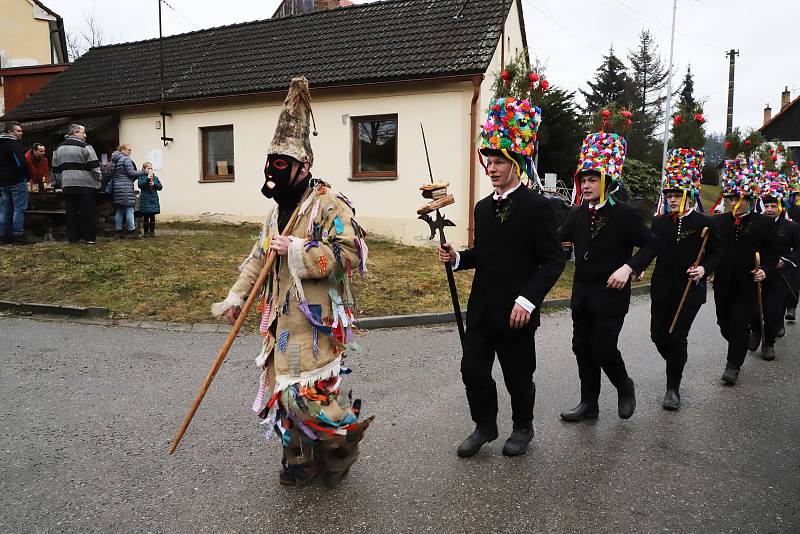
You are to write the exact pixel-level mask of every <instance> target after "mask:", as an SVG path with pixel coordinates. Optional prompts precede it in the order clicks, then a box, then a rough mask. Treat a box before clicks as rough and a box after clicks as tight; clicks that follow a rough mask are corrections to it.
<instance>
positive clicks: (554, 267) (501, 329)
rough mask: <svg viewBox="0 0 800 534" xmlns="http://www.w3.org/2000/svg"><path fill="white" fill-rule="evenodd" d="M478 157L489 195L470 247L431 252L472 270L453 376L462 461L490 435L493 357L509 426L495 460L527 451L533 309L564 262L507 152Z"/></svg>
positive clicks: (546, 216)
mask: <svg viewBox="0 0 800 534" xmlns="http://www.w3.org/2000/svg"><path fill="white" fill-rule="evenodd" d="M481 153H482V154H483V155H484V156H485V157H486V159H487V166H486V170H487V173H488V175H489V178H490V179H491V181H492V186H493V187H494V189H495V190H494V192H493V193H492V194H491V195H489V196H487V197H486V198H484V199H482V200H480V201H479V202H478V204H477V205H476V206H475V240H474V245H473V247H472V248H470V249H467V250H463V251H461V252H456V251H455V250H454V249H453V247H452V246H451V245H450V244H449V243H448V244H445V245H442V246H441V247H439V258H440V260H441V261H443V262H449V263H450V264H451V265H452V266H453V267H454V269H456V270H465V269H475V277H474V279H473V281H472V291H471V292H470V296H469V303H468V306H467V331H466V335H465V337H464V355H463V357H462V359H461V376H462V379H463V381H464V386H465V388H466V393H467V402H468V403H469V409H470V414H471V415H472V420H473V421H474V422H475V425H476V427H475V431H474V432H473V433H472V434H470V435H469V436H468V437H467V438H466V439H465V440H464V441H463V443H462V444H461V445H460V446H459V448H458V455H459V456H461V457H462V458H464V457H468V456H472V455H474V454H476V453H477V452H478V451H479V450H480V448H481V446H482V445H483V444H484V443H487V442H490V441H493V440H494V439H496V438H497V436H498V431H497V421H496V418H497V388H496V385H495V382H494V380H493V379H492V366H493V365H494V357H495V353H496V354H497V359H498V360H499V361H500V367H501V368H502V370H503V379H504V381H505V384H506V389H507V390H508V392H509V394H510V395H511V411H512V420H513V431H512V432H511V436H510V437H509V438H508V440H507V441H506V443H505V446H504V447H503V454H504V455H506V456H516V455H519V454H523V453H524V452H525V451H526V450H527V449H528V444H529V443H530V441H531V440H532V439H533V405H534V400H535V392H536V389H535V385H534V383H533V373H534V371H535V369H536V345H535V340H534V335H535V333H536V328H537V327H538V326H539V309H540V308H541V305H542V301H543V300H544V298H545V296H546V295H547V293H548V292H549V291H550V289H551V288H552V287H553V285H554V284H555V283H556V281H557V280H558V277H559V276H560V275H561V272H562V271H563V270H564V264H565V261H564V257H563V255H562V253H561V248H560V246H559V241H558V231H557V226H556V223H555V219H554V217H553V213H552V208H551V206H550V203H549V202H548V201H547V200H546V199H545V198H544V197H542V196H541V195H539V194H538V193H535V192H533V191H530V190H529V189H528V188H527V187H525V186H524V185H522V183H521V182H520V174H519V169H520V167H519V166H518V165H517V163H516V162H514V161H513V159H511V158H509V157H508V154H507V153H506V154H504V153H503V152H501V151H500V150H493V149H488V148H483V149H481ZM513 157H514V156H512V158H513Z"/></svg>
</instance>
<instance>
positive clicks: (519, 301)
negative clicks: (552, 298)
mask: <svg viewBox="0 0 800 534" xmlns="http://www.w3.org/2000/svg"><path fill="white" fill-rule="evenodd" d="M521 185H522V182H520V183H518V184H517V186H516V187H514V188H512V189H509V190H508V191H506V192H505V193H503V194H502V195H501V194H500V193H498V192H497V189H495V190H494V194H493V195H492V198H493V199H494V200H505V199H507V198H508V195H510V194H511V193H513V192H514V191H516V190H517V189H519V188H520V186H521ZM460 262H461V254H459V253H458V252H456V261H455V263H453V269H458V264H459V263H460ZM514 302H516V303H517V304H519V305H520V306H522V307H523V308H525V311H527V312H528V313H533V310H535V309H536V305H535V304H534V303H533V302H531V301H529V300H528V299H526V298H525V297H523V296H522V295H520V296H518V297H517V298H516V300H514Z"/></svg>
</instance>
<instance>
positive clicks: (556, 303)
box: [0, 284, 650, 333]
mask: <svg viewBox="0 0 800 534" xmlns="http://www.w3.org/2000/svg"><path fill="white" fill-rule="evenodd" d="M649 291H650V284H643V285H640V286H635V287H632V288H631V295H642V294H646V293H648V292H649ZM569 301H570V299H568V298H566V299H551V300H546V301H544V302H543V303H542V310H555V309H559V308H568V307H569ZM0 310H9V311H12V312H18V313H19V312H21V313H36V314H42V315H66V316H70V317H93V318H104V317H109V316H110V315H111V312H110V310H109V309H108V308H101V307H96V306H68V305H60V304H35V303H28V302H9V301H4V300H0ZM462 315H463V316H464V317H465V318H466V315H467V312H466V311H463V312H462ZM455 320H456V314H455V313H454V312H439V313H418V314H413V315H387V316H384V317H364V318H363V319H359V320H358V323H357V326H358V328H360V329H362V330H378V329H381V328H407V327H410V326H433V325H440V324H448V323H454V322H455ZM116 324H117V326H123V327H127V328H142V329H145V330H169V331H174V332H195V333H225V332H228V331H230V327H229V326H228V325H226V324H222V323H220V324H214V323H211V324H204V323H197V324H186V323H154V322H147V321H120V322H116Z"/></svg>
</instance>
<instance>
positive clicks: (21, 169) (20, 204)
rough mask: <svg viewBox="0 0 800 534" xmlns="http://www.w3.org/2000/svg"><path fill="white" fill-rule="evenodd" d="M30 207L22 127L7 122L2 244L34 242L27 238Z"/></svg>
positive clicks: (2, 155) (0, 145)
mask: <svg viewBox="0 0 800 534" xmlns="http://www.w3.org/2000/svg"><path fill="white" fill-rule="evenodd" d="M27 206H28V167H27V166H26V165H25V147H24V146H22V127H21V126H20V125H19V123H18V122H6V123H5V124H3V132H2V133H0V240H1V241H2V242H3V243H6V244H8V243H14V244H17V245H28V244H30V243H31V242H30V241H28V240H27V239H26V238H25V208H26V207H27ZM12 212H13V215H12Z"/></svg>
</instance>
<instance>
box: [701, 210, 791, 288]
mask: <svg viewBox="0 0 800 534" xmlns="http://www.w3.org/2000/svg"><path fill="white" fill-rule="evenodd" d="M735 220H736V219H735V217H734V216H733V215H732V214H731V213H723V214H720V215H717V216H716V217H714V223H715V225H716V228H717V232H718V233H719V238H720V241H721V242H722V248H723V250H724V254H723V256H722V259H721V260H720V264H719V267H717V271H716V273H715V274H714V291H715V292H716V291H737V290H738V291H739V292H740V294H742V293H743V294H742V298H748V299H755V294H756V284H755V283H754V282H753V274H752V271H753V269H754V268H755V253H756V252H760V253H761V267H762V268H763V269H764V272H765V273H766V274H767V278H771V277H772V276H774V266H775V264H776V263H777V261H778V243H777V231H776V227H775V224H774V221H773V220H771V219H770V218H769V217H766V216H764V215H761V214H760V213H751V214H749V215H747V216H745V217H742V218H741V225H740V226H739V227H738V229H737V226H736V224H735Z"/></svg>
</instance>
